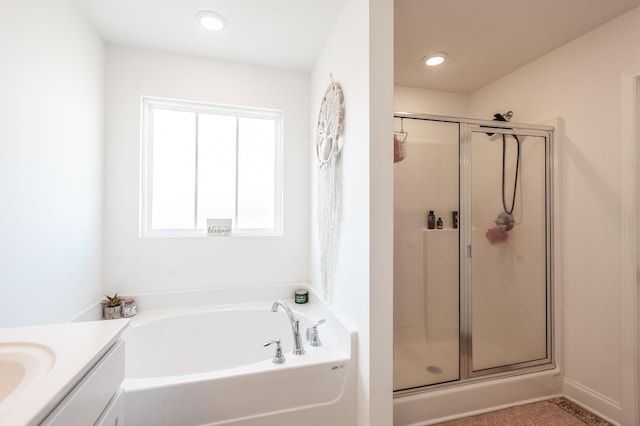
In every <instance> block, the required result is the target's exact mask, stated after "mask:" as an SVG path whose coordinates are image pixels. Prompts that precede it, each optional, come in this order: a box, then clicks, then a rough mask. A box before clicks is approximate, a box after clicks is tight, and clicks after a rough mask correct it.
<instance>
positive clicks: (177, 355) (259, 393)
mask: <svg viewBox="0 0 640 426" xmlns="http://www.w3.org/2000/svg"><path fill="white" fill-rule="evenodd" d="M271 303H272V301H268V302H257V303H249V304H236V305H233V306H229V305H223V306H210V307H191V308H182V309H163V310H154V311H149V310H147V311H145V310H144V309H141V310H140V312H139V314H138V315H136V316H135V317H133V319H132V324H131V326H130V327H129V329H128V330H127V331H126V332H125V334H124V339H125V365H126V367H125V368H126V379H125V382H124V388H125V407H126V408H125V421H126V424H127V425H128V426H136V425H140V426H148V425H153V426H161V425H176V426H177V425H179V426H188V425H243V426H244V425H285V426H286V425H298V424H304V425H318V426H320V425H327V424H331V425H348V424H350V423H351V422H352V421H353V411H354V410H353V409H352V408H353V401H354V400H355V399H354V393H355V390H354V385H353V383H354V379H353V365H352V361H351V347H350V345H345V344H344V343H345V340H344V336H337V335H336V334H340V332H341V330H342V329H341V325H340V324H335V322H336V321H337V320H336V319H335V318H331V315H330V313H329V312H327V311H326V310H324V305H322V304H315V305H314V304H308V305H295V304H294V303H293V302H292V301H285V303H287V305H288V306H289V307H290V308H291V309H292V310H293V311H294V314H295V315H296V317H297V318H298V319H299V320H300V330H301V332H302V333H303V340H304V348H305V351H306V353H305V354H304V355H293V354H292V352H291V349H292V341H293V338H292V332H291V325H290V323H289V319H288V316H287V314H286V313H285V312H284V311H283V310H282V308H280V310H279V311H278V312H271V309H270V308H271ZM139 305H140V304H139ZM327 316H329V318H327V324H323V325H321V326H320V328H319V331H320V338H321V340H322V346H320V347H312V346H310V345H309V344H308V343H307V341H306V339H304V333H305V331H306V328H307V327H308V326H310V325H312V324H313V323H314V322H315V321H317V320H319V319H321V318H326V317H327ZM332 322H333V324H332ZM350 338H352V337H350ZM271 339H281V340H282V346H283V351H284V356H285V358H286V362H285V363H284V364H281V365H276V364H273V363H272V362H271V358H272V357H273V353H274V351H275V347H274V345H272V346H271V347H267V348H265V347H264V346H263V343H264V342H266V341H268V340H271ZM345 346H346V347H345Z"/></svg>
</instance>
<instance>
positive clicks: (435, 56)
mask: <svg viewBox="0 0 640 426" xmlns="http://www.w3.org/2000/svg"><path fill="white" fill-rule="evenodd" d="M448 57H449V55H447V54H446V53H445V52H435V53H431V54H429V55H427V56H425V57H424V58H422V62H423V63H424V64H425V65H426V66H428V67H435V66H438V65H441V64H443V63H444V61H446V60H447V58H448Z"/></svg>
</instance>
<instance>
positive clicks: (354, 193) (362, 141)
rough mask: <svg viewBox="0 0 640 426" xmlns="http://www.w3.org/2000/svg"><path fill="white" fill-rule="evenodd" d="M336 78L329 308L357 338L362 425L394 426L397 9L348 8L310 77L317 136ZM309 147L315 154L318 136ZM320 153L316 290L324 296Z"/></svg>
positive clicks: (352, 3)
mask: <svg viewBox="0 0 640 426" xmlns="http://www.w3.org/2000/svg"><path fill="white" fill-rule="evenodd" d="M329 73H332V75H333V79H334V80H335V81H336V82H338V83H340V85H341V86H342V88H343V91H344V101H345V124H344V133H343V140H344V148H343V150H342V152H341V157H340V160H339V162H338V176H339V177H338V180H339V183H338V185H339V187H340V188H341V189H340V193H339V194H340V197H339V200H340V201H339V205H340V207H339V211H338V215H339V225H338V227H339V229H338V231H337V234H338V248H337V252H338V256H337V264H336V271H335V280H334V283H333V285H332V286H331V287H330V294H329V302H330V303H331V305H332V306H333V307H334V308H335V309H336V310H337V311H338V312H339V313H340V314H341V316H342V317H343V318H344V319H345V321H346V322H348V323H350V324H352V325H353V326H354V327H355V328H357V330H358V377H357V395H358V397H357V404H358V406H357V413H358V418H357V424H358V425H363V426H364V425H372V426H378V425H380V426H382V425H385V426H386V425H390V424H392V423H393V420H392V344H391V342H392V322H393V320H392V308H393V307H392V299H393V294H392V291H393V284H392V283H393V281H392V279H393V277H392V273H393V264H392V261H393V252H392V246H393V234H392V226H393V224H392V218H393V186H392V185H393V169H392V167H393V160H392V152H393V149H392V140H391V138H390V135H391V134H392V130H393V129H392V125H393V123H392V113H393V111H392V104H393V92H392V90H393V2H392V1H391V0H384V1H372V0H349V1H347V3H346V5H345V7H344V9H343V11H342V13H341V15H340V17H339V19H338V21H337V22H336V24H335V26H334V28H333V31H332V33H331V35H330V37H329V38H328V40H327V42H326V44H325V46H324V49H323V52H322V53H321V55H320V56H319V58H318V60H317V62H316V65H315V67H314V69H313V71H312V74H311V129H312V135H315V123H316V120H317V117H318V111H319V107H320V103H321V101H322V96H323V95H324V91H325V89H326V88H327V86H328V84H329V82H330V80H329ZM310 142H311V145H312V146H313V147H315V136H314V137H312V138H311V141H310ZM312 152H313V154H311V153H310V155H309V158H310V160H309V161H310V164H311V166H310V167H311V170H312V179H311V186H310V192H311V194H312V204H311V206H312V208H311V235H312V237H311V282H312V285H313V286H314V287H316V288H318V289H320V288H321V282H320V278H319V265H318V261H317V260H318V235H317V221H316V217H317V216H316V213H315V211H316V210H315V209H316V206H317V197H316V188H317V162H316V159H315V155H314V154H315V151H314V150H312ZM354 424H355V423H354Z"/></svg>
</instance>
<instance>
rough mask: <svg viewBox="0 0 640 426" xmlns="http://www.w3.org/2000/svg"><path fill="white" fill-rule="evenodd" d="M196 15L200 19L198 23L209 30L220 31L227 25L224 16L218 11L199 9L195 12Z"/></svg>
mask: <svg viewBox="0 0 640 426" xmlns="http://www.w3.org/2000/svg"><path fill="white" fill-rule="evenodd" d="M196 17H197V18H198V21H200V25H202V26H203V27H205V28H206V29H208V30H211V31H220V30H222V29H224V28H225V27H226V26H227V20H226V18H225V17H224V16H222V15H220V14H219V13H218V12H212V11H210V10H201V11H200V12H198V13H196Z"/></svg>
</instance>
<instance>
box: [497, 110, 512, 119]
mask: <svg viewBox="0 0 640 426" xmlns="http://www.w3.org/2000/svg"><path fill="white" fill-rule="evenodd" d="M511 117H513V111H507V112H505V113H504V114H500V113H498V114H493V121H511Z"/></svg>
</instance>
